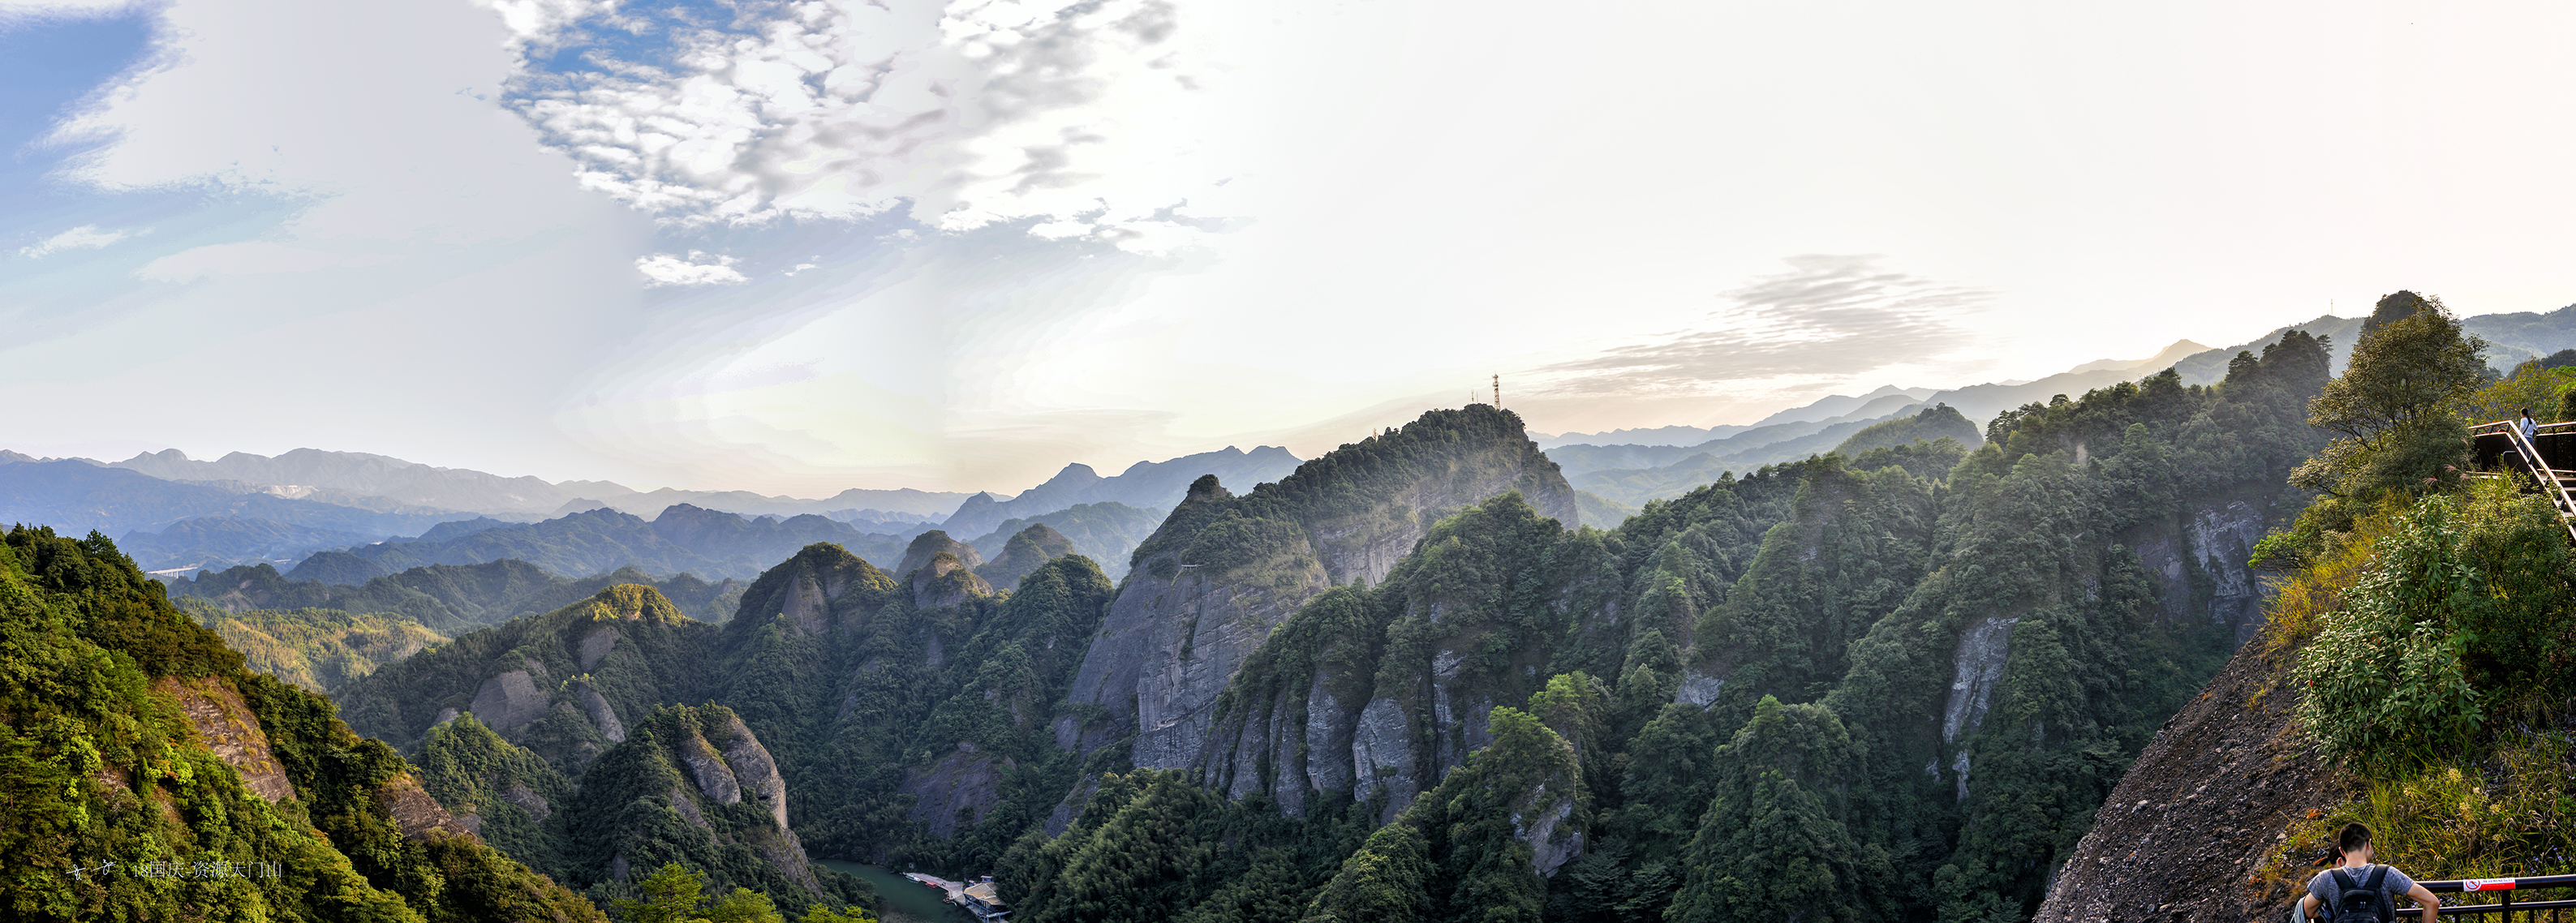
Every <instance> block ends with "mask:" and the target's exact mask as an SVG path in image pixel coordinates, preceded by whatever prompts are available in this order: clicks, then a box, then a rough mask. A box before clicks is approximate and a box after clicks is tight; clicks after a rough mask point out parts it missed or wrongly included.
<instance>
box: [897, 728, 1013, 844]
mask: <svg viewBox="0 0 2576 923" xmlns="http://www.w3.org/2000/svg"><path fill="white" fill-rule="evenodd" d="M1017 768H1019V764H1018V763H1017V762H1015V761H1013V760H1009V759H1002V760H996V759H994V758H993V756H992V754H989V753H983V752H979V751H977V750H976V749H975V747H974V745H973V744H959V745H958V749H957V750H956V751H955V752H952V753H950V754H948V755H947V756H945V757H942V758H941V759H940V760H939V762H937V763H934V764H932V765H931V766H930V767H929V768H927V769H924V768H921V767H917V766H916V767H913V768H911V769H907V770H905V771H904V775H903V787H902V788H901V789H900V791H902V792H903V793H904V794H907V795H911V796H913V803H912V811H911V813H910V814H908V815H906V816H908V817H910V818H911V819H913V820H916V821H919V822H921V823H922V824H923V825H924V826H927V827H929V828H930V832H931V834H932V835H935V836H939V837H942V838H946V837H952V836H956V835H957V831H958V830H959V829H960V828H961V827H969V826H973V825H975V824H980V823H983V822H984V817H985V815H986V814H988V813H990V812H991V811H992V809H993V806H994V805H996V804H999V803H1001V800H1002V774H1003V773H1004V772H1007V771H1010V770H1013V769H1017Z"/></svg>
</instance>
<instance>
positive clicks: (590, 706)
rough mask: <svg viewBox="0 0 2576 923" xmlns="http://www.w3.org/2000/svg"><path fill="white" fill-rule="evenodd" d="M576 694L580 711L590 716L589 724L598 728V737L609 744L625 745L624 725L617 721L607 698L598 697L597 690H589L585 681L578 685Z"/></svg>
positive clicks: (615, 712) (615, 711)
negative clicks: (579, 698) (579, 703)
mask: <svg viewBox="0 0 2576 923" xmlns="http://www.w3.org/2000/svg"><path fill="white" fill-rule="evenodd" d="M577 694H578V695H579V696H580V697H581V707H582V709H583V710H584V711H586V712H587V713H588V714H589V716H590V721H591V724H593V725H595V726H597V727H598V728H599V736H601V737H605V738H607V739H608V742H609V743H613V744H614V743H625V742H626V723H625V722H622V721H619V720H617V710H616V709H614V708H611V707H609V704H608V699H607V697H605V696H602V695H600V694H599V690H596V689H592V688H590V683H588V682H586V681H585V682H583V683H581V684H580V688H579V689H578V690H577Z"/></svg>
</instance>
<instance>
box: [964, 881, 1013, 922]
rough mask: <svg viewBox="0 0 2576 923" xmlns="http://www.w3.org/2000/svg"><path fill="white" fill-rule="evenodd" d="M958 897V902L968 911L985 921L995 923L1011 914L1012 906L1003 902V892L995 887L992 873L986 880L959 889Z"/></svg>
mask: <svg viewBox="0 0 2576 923" xmlns="http://www.w3.org/2000/svg"><path fill="white" fill-rule="evenodd" d="M957 898H958V900H957V902H958V903H959V904H961V905H963V906H964V907H965V908H966V911H967V912H968V913H972V914H974V915H975V919H978V920H982V921H984V923H993V921H995V920H1000V919H1002V918H1004V917H1008V916H1010V915H1011V911H1010V908H1009V907H1007V906H1005V905H1004V904H1003V903H1002V897H1001V893H1000V892H999V891H997V890H995V889H994V887H993V876H991V875H986V876H984V880H982V881H978V882H976V883H974V884H971V885H967V886H966V887H965V888H964V889H963V890H960V891H958V892H957Z"/></svg>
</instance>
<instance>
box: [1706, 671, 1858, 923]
mask: <svg viewBox="0 0 2576 923" xmlns="http://www.w3.org/2000/svg"><path fill="white" fill-rule="evenodd" d="M1853 747H1854V745H1853V743H1852V739H1851V735H1850V734H1849V733H1847V732H1845V731H1844V729H1843V723H1842V720H1841V719H1840V718H1838V717H1836V716H1835V715H1834V713H1833V710H1832V709H1829V708H1826V707H1825V706H1823V705H1814V704H1808V705H1782V704H1780V700H1778V699H1775V698H1772V697H1770V696H1764V697H1763V698H1762V701H1761V702H1760V703H1758V704H1756V705H1755V706H1754V713H1753V720H1752V721H1751V722H1749V723H1747V724H1746V725H1745V726H1744V729H1743V730H1740V731H1737V732H1736V734H1735V739H1734V740H1732V741H1729V742H1728V743H1727V745H1726V746H1724V747H1720V748H1718V752H1717V766H1716V772H1717V774H1718V775H1719V776H1720V779H1721V781H1720V782H1719V791H1718V796H1717V798H1716V799H1715V800H1714V801H1713V802H1711V803H1710V805H1709V808H1708V812H1707V813H1706V814H1705V815H1703V816H1702V817H1701V819H1700V827H1699V835H1698V836H1697V837H1695V838H1694V839H1692V841H1691V845H1690V848H1689V849H1688V850H1687V851H1686V852H1685V854H1684V855H1685V859H1684V865H1685V867H1686V868H1687V869H1688V876H1689V877H1688V878H1687V879H1686V880H1685V881H1684V883H1683V885H1682V889H1681V893H1680V894H1679V895H1676V896H1675V897H1674V898H1673V902H1672V906H1671V907H1669V908H1668V909H1666V910H1665V911H1664V919H1665V920H1668V921H1671V923H1719V921H1744V923H1753V921H1757V920H1771V919H1774V918H1777V917H1779V916H1780V915H1781V913H1782V911H1784V910H1788V909H1789V908H1797V909H1798V911H1799V912H1800V913H1802V914H1810V913H1811V914H1814V915H1816V916H1818V917H1821V918H1823V919H1827V920H1836V921H1851V920H1871V919H1879V918H1881V917H1883V916H1885V915H1886V914H1885V911H1886V909H1887V908H1885V907H1884V906H1882V905H1881V901H1880V899H1879V897H1878V895H1879V893H1880V889H1881V887H1882V886H1883V884H1884V883H1885V882H1886V880H1887V879H1888V877H1889V874H1890V873H1889V868H1888V862H1887V855H1886V853H1885V852H1884V851H1883V850H1881V849H1879V848H1878V847H1876V846H1875V845H1866V846H1865V845H1863V844H1861V843H1859V842H1858V841H1857V840H1855V839H1854V837H1853V836H1852V834H1851V831H1850V830H1849V829H1848V828H1847V827H1846V826H1845V825H1844V823H1843V820H1842V817H1841V814H1842V811H1841V810H1840V808H1839V806H1838V805H1836V804H1835V802H1836V801H1837V800H1838V797H1837V795H1836V793H1837V791H1839V790H1841V789H1842V788H1844V787H1845V783H1844V781H1843V780H1842V779H1841V778H1839V776H1840V775H1841V773H1842V772H1843V771H1844V770H1845V769H1846V768H1848V767H1850V766H1852V765H1853V764H1854V763H1855V762H1856V754H1855V753H1854V752H1853Z"/></svg>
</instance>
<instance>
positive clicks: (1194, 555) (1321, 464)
mask: <svg viewBox="0 0 2576 923" xmlns="http://www.w3.org/2000/svg"><path fill="white" fill-rule="evenodd" d="M1513 492H1517V493H1518V494H1519V495H1520V497H1521V498H1522V500H1523V501H1524V502H1525V504H1526V508H1530V509H1534V510H1535V511H1536V514H1537V516H1539V517H1543V518H1546V519H1554V520H1556V521H1557V523H1560V524H1563V525H1565V526H1571V525H1572V524H1573V523H1575V521H1576V517H1575V497H1574V491H1573V489H1572V488H1570V487H1568V486H1567V485H1566V483H1565V479H1564V478H1563V477H1562V476H1561V475H1559V474H1558V472H1557V469H1556V465H1555V463H1553V462H1550V461H1548V460H1547V458H1546V456H1544V455H1541V454H1540V453H1539V452H1538V451H1537V449H1536V447H1535V446H1534V445H1533V444H1532V443H1530V442H1529V440H1528V439H1527V438H1526V436H1525V435H1524V434H1523V433H1522V431H1521V426H1520V420H1519V418H1518V417H1517V416H1514V415H1512V414H1510V413H1507V412H1504V411H1500V410H1496V409H1494V408H1492V407H1487V406H1483V405H1477V406H1471V407H1469V408H1467V409H1465V410H1457V411H1435V412H1433V413H1430V414H1426V415H1424V417H1423V418H1422V419H1421V420H1419V421H1417V422H1415V423H1413V424H1411V425H1409V426H1407V427H1405V428H1404V429H1403V430H1402V431H1400V432H1399V431H1389V432H1387V433H1385V434H1382V435H1378V436H1373V437H1371V438H1370V439H1369V440H1367V441H1365V442H1363V443H1360V444H1357V445H1351V446H1344V447H1343V448H1342V449H1341V450H1339V451H1336V452H1334V453H1331V454H1328V455H1326V456H1324V457H1323V458H1320V459H1317V460H1315V461H1312V462H1308V463H1307V464H1306V465H1305V466H1303V467H1301V468H1299V469H1298V471H1297V473H1295V474H1293V475H1290V476H1289V477H1288V478H1286V479H1283V480H1282V481H1280V482H1279V483H1277V484H1265V485H1261V486H1260V487H1259V488H1258V489H1256V490H1255V491H1253V492H1252V493H1251V494H1248V495H1245V496H1240V497H1238V496H1236V495H1234V494H1233V493H1231V492H1230V491H1227V490H1226V489H1225V488H1224V487H1223V486H1222V485H1220V484H1218V483H1217V482H1216V480H1215V479H1214V478H1213V477H1210V478H1202V479H1201V480H1200V481H1199V483H1196V484H1193V485H1191V488H1190V491H1189V494H1188V495H1187V496H1186V497H1185V498H1184V499H1183V500H1182V502H1181V505H1180V506H1179V507H1176V508H1175V509H1174V510H1173V511H1172V514H1171V516H1170V517H1169V518H1167V519H1166V520H1165V522H1164V524H1163V527H1162V528H1161V529H1159V530H1157V531H1156V532H1155V533H1154V536H1153V537H1152V538H1150V539H1148V540H1147V541H1146V542H1145V544H1143V545H1142V546H1139V547H1138V549H1137V552H1136V556H1135V559H1134V561H1133V565H1132V569H1131V570H1130V572H1129V574H1128V577H1127V579H1126V582H1125V583H1124V585H1123V586H1122V587H1121V588H1120V592H1119V595H1118V599H1117V602H1115V603H1114V604H1112V606H1111V608H1110V612H1109V615H1108V617H1107V618H1106V620H1105V621H1104V622H1103V624H1102V627H1101V631H1100V633H1099V634H1098V635H1097V636H1096V637H1095V638H1094V640H1093V642H1092V645H1091V648H1090V650H1089V652H1088V653H1087V655H1086V656H1085V658H1084V660H1083V663H1082V668H1081V671H1080V672H1079V674H1078V675H1077V676H1076V678H1075V681H1074V687H1073V691H1072V695H1071V697H1072V699H1073V701H1075V702H1077V703H1086V704H1094V705H1099V706H1102V707H1103V708H1104V709H1106V711H1107V713H1108V715H1109V717H1108V718H1107V719H1106V720H1104V721H1099V722H1096V723H1094V724H1093V725H1091V726H1087V727H1084V728H1082V729H1081V732H1080V733H1079V734H1067V735H1064V736H1066V737H1069V738H1072V740H1071V742H1072V743H1073V744H1074V745H1075V746H1077V747H1080V748H1082V749H1084V750H1089V749H1092V748H1096V747H1099V746H1102V745H1105V744H1107V743H1109V742H1110V741H1113V740H1116V739H1118V738H1120V737H1124V736H1126V735H1128V734H1131V733H1132V734H1134V746H1133V750H1132V754H1133V759H1134V761H1135V764H1136V765H1137V766H1140V767H1156V768H1183V767H1190V766H1200V767H1207V768H1208V769H1209V770H1210V771H1211V772H1213V773H1214V774H1215V775H1218V776H1222V777H1224V779H1225V781H1224V782H1223V783H1222V784H1223V785H1224V787H1225V788H1226V789H1227V790H1228V791H1230V792H1232V793H1234V794H1238V795H1239V794H1241V793H1242V792H1244V791H1249V790H1251V789H1253V788H1270V789H1272V790H1273V791H1274V792H1276V793H1278V797H1280V798H1281V799H1282V804H1283V806H1285V807H1287V808H1288V809H1289V810H1291V811H1298V810H1301V809H1302V805H1303V803H1304V799H1305V798H1306V797H1308V795H1309V793H1311V792H1316V791H1325V790H1345V791H1347V790H1350V787H1351V786H1356V789H1357V790H1358V791H1361V792H1366V791H1371V790H1373V789H1374V788H1375V787H1376V786H1379V785H1384V786H1386V787H1387V788H1388V789H1389V791H1390V793H1391V794H1393V795H1395V796H1397V799H1398V801H1399V802H1401V801H1404V800H1409V799H1410V797H1411V796H1412V795H1414V794H1416V793H1418V792H1419V791H1420V790H1421V789H1422V788H1423V787H1424V786H1425V785H1426V784H1428V783H1429V782H1436V781H1437V777H1436V776H1432V777H1428V778H1427V779H1426V777H1425V776H1424V775H1423V773H1424V772H1425V769H1424V768H1423V767H1424V766H1425V759H1426V757H1427V758H1431V759H1432V760H1434V761H1436V762H1437V764H1438V765H1447V766H1453V765H1457V761H1458V760H1460V759H1463V758H1464V756H1465V754H1466V752H1467V751H1468V750H1471V749H1473V748H1474V747H1476V746H1481V745H1482V743H1483V741H1484V738H1483V733H1484V731H1483V721H1484V714H1483V713H1484V711H1487V710H1490V708H1491V706H1492V705H1493V704H1495V703H1494V702H1492V701H1486V700H1484V699H1482V698H1478V699H1477V700H1476V701H1460V702H1452V701H1451V699H1452V698H1454V696H1452V695H1451V694H1450V690H1449V689H1448V688H1447V686H1446V683H1445V680H1446V679H1447V677H1444V676H1440V675H1426V676H1425V677H1424V679H1425V680H1426V681H1427V682H1428V683H1429V684H1430V685H1429V686H1428V687H1427V688H1428V693H1429V694H1428V696H1427V699H1428V701H1425V702H1423V703H1422V704H1423V705H1424V706H1425V711H1426V712H1427V713H1426V714H1425V715H1424V716H1423V717H1425V718H1428V719H1430V720H1432V721H1436V722H1438V723H1439V725H1440V726H1441V727H1443V728H1455V729H1457V730H1458V733H1455V734H1451V735H1449V736H1448V737H1441V736H1440V735H1438V734H1434V735H1432V736H1431V737H1428V738H1424V737H1422V736H1421V735H1419V734H1417V731H1419V730H1422V729H1417V728H1414V727H1413V726H1412V724H1413V717H1412V715H1411V714H1410V709H1409V708H1408V707H1407V706H1405V705H1403V704H1400V703H1399V702H1397V701H1396V699H1395V698H1394V697H1392V696H1391V695H1373V694H1371V692H1370V687H1369V683H1368V680H1367V678H1366V677H1335V676H1330V675H1327V674H1325V673H1323V672H1300V673H1298V674H1297V675H1296V676H1295V677H1294V678H1293V679H1282V680H1280V681H1279V682H1280V683H1281V684H1282V685H1281V687H1280V688H1279V689H1278V690H1276V691H1273V692H1267V693H1264V694H1265V695H1266V696H1274V697H1277V698H1279V701H1278V702H1277V703H1276V705H1275V707H1273V708H1271V709H1270V713H1271V714H1273V715H1275V716H1277V720H1274V721H1269V722H1265V723H1264V724H1262V726H1260V727H1258V728H1244V727H1235V728H1234V729H1233V730H1230V731H1228V732H1227V733H1225V734H1218V733H1216V730H1217V728H1216V721H1215V719H1216V716H1215V715H1214V714H1213V709H1214V707H1215V706H1216V704H1217V700H1218V697H1219V695H1220V693H1222V692H1224V691H1225V689H1226V687H1227V684H1228V683H1229V682H1231V681H1233V680H1234V678H1235V677H1236V675H1237V673H1238V671H1239V670H1240V669H1242V668H1243V666H1244V664H1245V663H1246V660H1247V658H1249V657H1250V656H1252V655H1253V653H1254V652H1255V651H1256V650H1258V649H1260V648H1261V647H1262V645H1263V644H1264V643H1266V642H1268V641H1269V640H1270V639H1271V638H1272V637H1273V634H1274V631H1275V630H1277V629H1278V628H1279V627H1280V626H1281V624H1282V623H1284V622H1285V621H1286V620H1287V619H1288V618H1289V617H1290V615H1291V614H1292V613H1295V612H1296V611H1297V610H1298V608H1299V607H1300V606H1302V605H1304V604H1305V603H1306V602H1307V601H1308V600H1311V599H1313V598H1314V597H1315V596H1316V595H1317V594H1319V593H1322V592H1324V591H1325V590H1326V589H1328V588H1331V587H1334V586H1339V585H1345V584H1349V583H1352V582H1353V581H1360V582H1363V583H1376V582H1379V581H1383V580H1385V579H1387V576H1388V574H1389V573H1390V571H1392V570H1393V569H1394V567H1395V566H1396V564H1397V562H1398V561H1399V560H1401V559H1403V558H1404V556H1405V555H1407V554H1408V553H1411V552H1412V551H1413V550H1414V549H1415V547H1416V546H1417V544H1419V543H1420V542H1421V540H1422V539H1423V537H1424V536H1425V535H1426V534H1428V533H1429V531H1430V529H1431V528H1432V526H1433V525H1434V524H1435V523H1438V522H1439V521H1440V520H1441V519H1443V518H1445V517H1447V516H1449V515H1450V514H1453V513H1456V512H1458V511H1459V510H1461V509H1464V508H1466V507H1468V506H1471V505H1474V504H1478V503H1483V502H1485V501H1488V500H1491V499H1493V498H1495V497H1498V496H1501V495H1504V494H1507V493H1513ZM1422 617H1424V618H1429V619H1435V620H1436V618H1437V615H1436V614H1434V613H1431V612H1427V611H1426V612H1425V613H1423V614H1422ZM1423 667H1424V668H1425V672H1426V674H1436V673H1437V671H1436V670H1433V669H1430V668H1431V667H1433V665H1432V664H1424V665H1423ZM1453 673H1454V664H1453ZM1316 692H1320V693H1321V695H1314V694H1313V693H1316ZM1524 694H1525V693H1524ZM1407 698H1408V699H1410V698H1411V696H1410V694H1408V695H1407ZM1293 699H1304V700H1305V701H1303V702H1296V701H1291V700H1293ZM1300 706H1302V707H1300ZM1300 712H1302V713H1303V716H1302V718H1298V719H1296V720H1293V721H1292V720H1290V719H1289V716H1290V715H1294V714H1297V713H1300ZM1417 739H1435V740H1439V741H1440V743H1439V744H1438V747H1439V748H1440V749H1439V751H1438V752H1437V753H1436V754H1426V753H1420V752H1416V750H1415V743H1416V741H1417ZM1292 754H1302V755H1303V758H1301V759H1291V758H1290V755H1292ZM1261 765H1267V766H1269V767H1271V772H1272V774H1273V775H1275V776H1277V778H1274V779H1267V780H1265V779H1263V778H1262V775H1261V771H1260V770H1259V769H1256V768H1254V767H1256V766H1261ZM1220 769H1221V770H1222V771H1221V772H1220V771H1217V770H1220ZM1292 779H1293V781H1292ZM1398 806H1399V807H1400V804H1399V805H1398Z"/></svg>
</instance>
